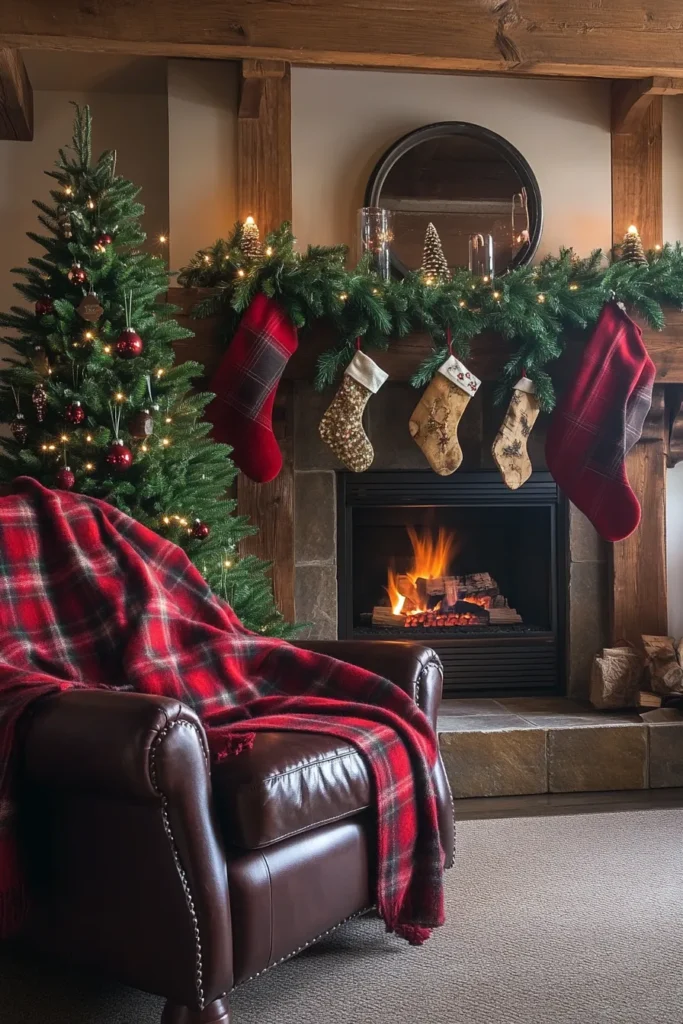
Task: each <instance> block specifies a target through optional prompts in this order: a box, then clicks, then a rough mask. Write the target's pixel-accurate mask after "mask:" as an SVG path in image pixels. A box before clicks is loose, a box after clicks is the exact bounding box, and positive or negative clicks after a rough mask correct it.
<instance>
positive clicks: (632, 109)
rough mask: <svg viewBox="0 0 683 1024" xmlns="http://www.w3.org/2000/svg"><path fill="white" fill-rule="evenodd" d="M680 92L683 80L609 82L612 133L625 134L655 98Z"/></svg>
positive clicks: (635, 127)
mask: <svg viewBox="0 0 683 1024" xmlns="http://www.w3.org/2000/svg"><path fill="white" fill-rule="evenodd" d="M680 93H683V77H681V78H669V77H664V76H662V75H653V76H651V77H650V78H641V79H635V80H632V81H623V80H622V81H615V82H612V133H613V134H615V135H629V134H631V133H632V132H634V131H637V130H638V129H639V128H640V126H641V125H642V123H643V121H644V120H645V116H646V114H647V112H648V110H649V108H650V105H651V103H652V101H653V100H654V98H655V96H677V95H679V94H680Z"/></svg>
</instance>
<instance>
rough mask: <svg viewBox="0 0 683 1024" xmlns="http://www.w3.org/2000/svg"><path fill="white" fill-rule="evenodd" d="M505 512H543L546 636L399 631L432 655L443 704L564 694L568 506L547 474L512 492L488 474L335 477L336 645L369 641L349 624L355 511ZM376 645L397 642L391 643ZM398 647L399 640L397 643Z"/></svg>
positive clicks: (533, 477) (406, 473) (376, 473)
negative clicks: (440, 669) (547, 545)
mask: <svg viewBox="0 0 683 1024" xmlns="http://www.w3.org/2000/svg"><path fill="white" fill-rule="evenodd" d="M402 505H405V506H436V507H438V506H451V507H467V506H469V507H473V506H475V507H476V506H482V505H483V506H489V507H490V506H512V507H515V508H520V507H525V506H526V507H534V506H535V507H538V506H543V507H546V508H548V509H549V511H550V516H551V551H550V566H549V569H550V623H551V625H550V629H549V630H548V631H547V632H542V633H540V632H537V633H535V634H532V635H529V634H526V633H524V632H523V631H520V632H518V633H515V632H514V631H512V632H510V633H509V634H507V635H498V636H490V635H487V636H482V637H478V636H477V635H476V633H475V634H473V633H472V632H471V631H470V633H468V635H467V636H459V637H457V638H454V637H452V636H449V637H447V638H445V639H444V638H443V635H440V634H439V632H438V631H432V632H431V633H430V634H429V635H428V636H425V635H424V634H421V635H419V636H418V635H416V633H415V632H414V631H413V630H406V635H405V639H406V640H420V641H422V642H424V643H426V644H428V645H429V646H431V647H433V648H434V649H435V650H436V651H437V653H438V654H439V656H440V657H441V660H442V662H443V664H444V695H445V696H447V697H456V696H457V697H497V696H498V697H500V696H506V697H512V696H533V695H540V694H547V695H550V694H558V693H564V692H565V687H566V653H565V652H566V621H567V619H566V615H567V607H566V605H567V600H566V599H567V579H568V565H567V558H568V515H567V502H566V500H565V499H564V498H563V496H562V495H561V493H560V491H559V488H558V487H557V484H556V483H555V481H554V480H553V478H552V477H551V475H550V473H547V472H537V473H532V475H531V477H530V479H529V480H528V481H527V483H526V484H524V486H523V487H521V488H519V490H517V491H511V490H509V488H507V487H506V486H505V484H504V483H503V481H502V479H501V477H500V475H499V474H498V473H497V472H495V471H486V470H482V471H478V472H457V473H454V474H453V475H452V476H448V477H440V476H437V475H436V474H435V473H432V472H430V471H429V470H427V471H420V470H406V471H404V470H400V471H399V470H396V471H394V470H376V471H370V472H367V473H363V474H355V473H344V472H340V473H338V474H337V596H338V604H337V607H338V628H339V638H340V639H341V640H346V639H353V638H356V639H361V638H364V639H368V633H367V632H366V631H361V630H358V629H356V628H354V623H353V598H352V593H353V557H352V554H353V517H352V511H353V509H354V508H359V507H387V506H389V507H396V506H402ZM377 639H397V637H396V635H393V636H384V637H382V636H381V634H380V633H379V632H378V634H377ZM401 639H403V637H401Z"/></svg>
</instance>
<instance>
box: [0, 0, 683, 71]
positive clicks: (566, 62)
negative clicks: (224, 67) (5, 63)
mask: <svg viewBox="0 0 683 1024" xmlns="http://www.w3.org/2000/svg"><path fill="white" fill-rule="evenodd" d="M58 14H59V16H58V17H56V16H55V4H54V0H3V7H2V19H1V22H0V44H3V43H4V44H5V45H8V46H13V47H26V48H31V49H38V48H48V49H71V50H82V51H91V52H97V51H108V52H116V53H131V54H150V55H156V56H168V57H216V58H221V59H230V58H232V59H241V58H245V57H255V58H262V59H275V60H285V61H295V62H296V63H298V64H323V65H328V66H352V65H355V66H365V67H394V68H405V69H422V70H439V71H473V72H490V71H503V72H508V73H515V74H522V75H533V74H540V75H560V76H570V77H575V76H577V75H578V76H584V77H586V76H595V77H598V78H645V77H648V76H654V75H662V76H667V75H671V76H676V75H679V74H680V73H681V71H682V70H683V61H682V56H681V55H682V54H683V23H682V22H681V8H680V0H657V2H656V3H651V4H649V5H648V6H647V8H645V7H644V6H643V3H642V0H600V2H599V3H598V2H596V0H555V2H551V0H425V2H423V0H402V2H401V3H399V4H397V3H394V2H392V0H367V2H366V3H363V4H359V3H357V0H307V2H306V3H277V2H273V0H250V2H249V3H244V0H221V2H220V3H206V2H205V3H202V2H198V3H194V4H192V3H187V0H110V2H109V3H107V4H106V7H103V6H102V5H99V4H95V5H93V4H84V3H83V2H82V0H61V2H60V4H59V12H58Z"/></svg>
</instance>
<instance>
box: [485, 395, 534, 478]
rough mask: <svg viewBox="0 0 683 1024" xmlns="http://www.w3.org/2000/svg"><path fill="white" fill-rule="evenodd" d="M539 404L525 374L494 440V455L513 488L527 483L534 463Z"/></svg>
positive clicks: (504, 476) (499, 467) (502, 473)
mask: <svg viewBox="0 0 683 1024" xmlns="http://www.w3.org/2000/svg"><path fill="white" fill-rule="evenodd" d="M538 413H539V405H538V399H537V398H536V388H535V385H534V382H533V381H532V380H530V379H529V378H528V377H522V378H521V379H520V380H518V381H517V383H516V384H515V387H514V390H513V392H512V398H511V399H510V404H509V406H508V410H507V412H506V413H505V419H504V420H503V423H502V425H501V428H500V430H499V431H498V433H497V435H496V439H495V441H494V442H493V448H492V451H493V458H494V459H495V461H496V465H497V466H498V469H499V470H500V472H501V475H502V477H503V480H504V481H505V483H506V484H507V486H508V487H509V488H510V490H511V491H516V490H517V488H518V487H521V486H522V484H525V483H526V482H527V480H528V479H529V477H530V476H531V471H532V465H531V459H530V458H529V453H528V452H527V441H528V438H529V434H530V433H531V431H532V430H533V429H534V424H535V423H536V420H537V419H538Z"/></svg>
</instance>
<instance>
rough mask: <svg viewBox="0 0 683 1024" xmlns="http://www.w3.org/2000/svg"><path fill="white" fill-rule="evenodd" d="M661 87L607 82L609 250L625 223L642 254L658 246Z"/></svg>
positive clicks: (659, 224)
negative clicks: (635, 230) (635, 235)
mask: <svg viewBox="0 0 683 1024" xmlns="http://www.w3.org/2000/svg"><path fill="white" fill-rule="evenodd" d="M660 81H661V80H660V79H655V78H651V79H648V80H647V82H648V83H659V82H660ZM666 81H667V82H669V81H671V80H670V79H667V80H666ZM638 86H639V87H640V88H637V87H638ZM663 88H664V87H663V86H659V85H657V84H651V85H650V87H649V89H648V88H646V86H645V85H643V83H636V85H635V86H634V84H633V83H632V82H613V83H612V242H613V244H614V245H616V244H618V243H619V242H621V241H622V239H623V237H624V235H625V234H626V231H627V229H628V227H629V225H631V224H635V225H636V227H637V228H638V231H639V233H640V237H641V238H642V240H643V245H644V246H645V248H646V249H652V248H653V247H654V246H655V245H661V244H662V96H663V92H662V89H663ZM656 90H658V91H656Z"/></svg>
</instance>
